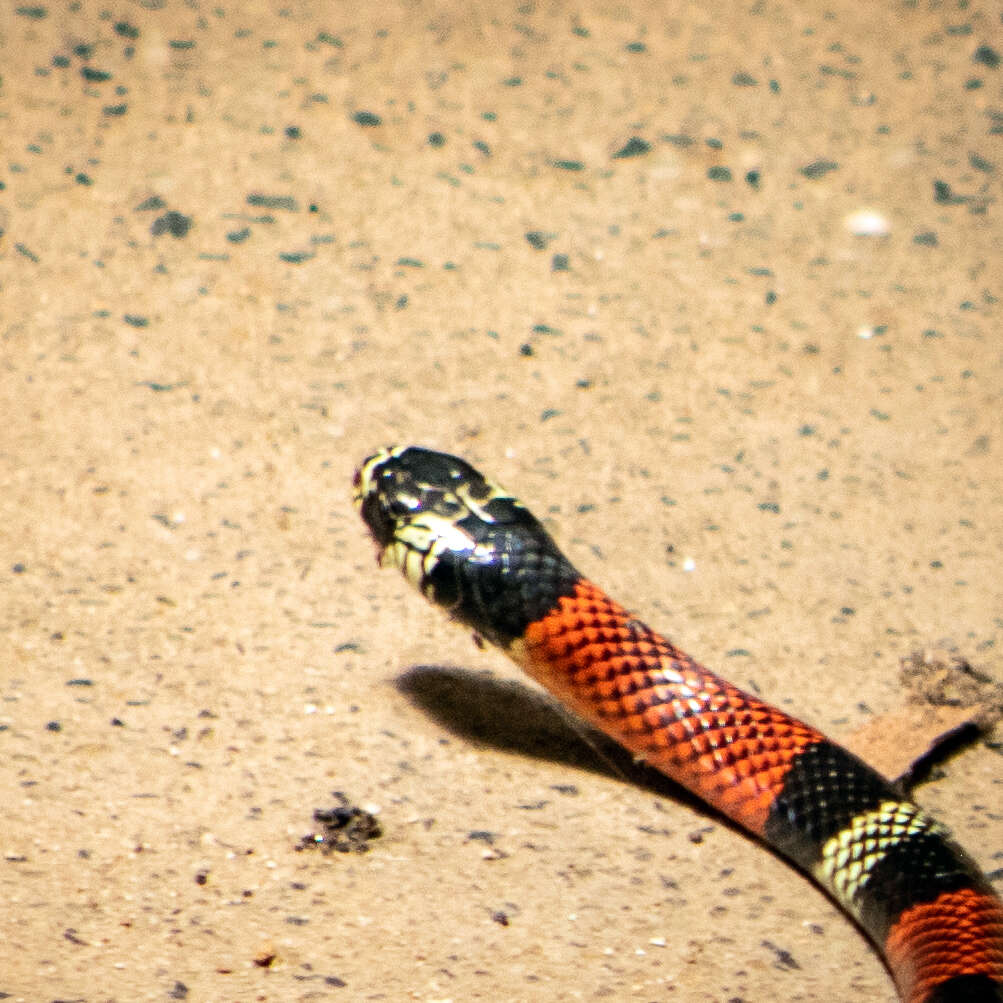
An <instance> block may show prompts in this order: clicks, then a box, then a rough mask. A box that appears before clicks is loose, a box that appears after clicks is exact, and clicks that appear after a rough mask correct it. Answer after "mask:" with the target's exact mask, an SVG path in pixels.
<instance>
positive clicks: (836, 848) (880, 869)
mask: <svg viewBox="0 0 1003 1003" xmlns="http://www.w3.org/2000/svg"><path fill="white" fill-rule="evenodd" d="M355 502H356V505H357V507H358V508H359V510H360V512H361V515H362V518H363V519H364V521H365V522H366V524H367V526H368V527H369V530H370V532H371V533H372V535H373V537H374V539H375V541H376V543H377V546H378V548H379V552H380V561H381V563H384V564H391V565H393V566H395V567H397V568H399V569H400V570H401V571H403V573H404V575H405V576H406V577H407V578H408V579H409V580H410V581H411V582H412V583H413V584H414V585H415V586H417V588H418V589H419V591H420V592H422V594H423V595H424V596H425V597H426V598H427V599H429V600H430V601H432V602H433V603H435V604H436V605H439V606H442V607H444V608H445V609H446V610H448V611H449V613H450V614H451V615H452V616H453V617H454V618H455V619H457V620H459V621H460V622H462V623H464V624H466V625H468V626H469V627H472V628H473V629H474V631H476V632H477V633H478V634H479V635H481V636H482V637H484V638H486V639H487V640H489V641H491V642H493V643H494V644H495V645H497V646H498V647H500V648H501V649H502V650H503V651H505V652H506V653H507V654H508V655H510V656H511V657H512V658H513V659H514V660H515V661H516V663H517V664H519V665H520V666H521V667H522V668H523V669H524V670H525V671H526V672H527V673H528V674H529V675H530V676H532V677H533V678H534V679H536V680H537V681H538V682H540V683H541V684H542V685H543V686H545V687H546V688H547V689H549V690H550V691H551V692H552V693H553V694H554V695H555V696H557V697H558V698H559V699H560V700H562V701H563V702H564V703H566V704H567V705H568V706H570V707H571V708H572V709H573V710H574V711H575V712H577V714H579V715H580V716H581V717H582V718H584V719H585V720H586V721H588V722H590V723H591V724H593V725H595V726H597V727H598V728H600V729H601V730H603V731H604V732H606V733H607V734H609V735H610V736H612V737H613V738H614V739H616V740H617V741H618V742H620V743H621V744H622V745H624V746H625V747H626V748H627V749H629V750H630V751H631V752H632V753H634V755H635V756H637V757H638V758H642V759H644V760H645V761H646V762H647V763H648V764H650V765H652V766H654V767H656V768H657V769H659V770H661V771H662V772H663V773H665V774H666V775H667V776H669V777H671V778H672V779H673V780H675V781H676V782H678V783H680V784H682V785H683V786H685V787H687V788H689V789H690V790H691V791H693V792H694V793H696V794H697V795H699V796H700V797H701V798H703V799H704V800H705V801H706V802H707V803H708V804H709V805H712V806H713V807H714V808H715V809H717V810H718V811H720V812H721V813H722V814H724V815H726V816H727V817H728V818H730V819H733V820H734V821H735V822H737V823H739V824H740V825H742V826H743V827H744V828H746V829H747V830H748V831H750V832H751V833H754V834H755V835H756V836H758V837H759V838H761V839H762V840H763V841H765V842H766V843H767V844H769V845H770V846H771V847H773V848H774V849H775V850H777V851H778V852H779V853H781V854H783V855H784V856H785V857H787V858H788V859H790V860H791V861H792V862H793V863H794V864H795V865H797V866H798V867H799V868H801V869H802V870H803V871H805V872H807V873H808V874H810V875H811V876H812V877H813V878H814V879H815V880H816V881H817V882H818V883H819V884H820V885H821V886H822V887H823V888H824V889H825V890H826V891H827V892H828V893H829V894H830V895H831V896H832V897H833V898H834V899H835V900H836V901H837V902H838V903H839V904H840V905H841V906H842V907H843V908H844V909H845V910H846V911H847V912H848V913H849V914H850V915H851V916H853V917H854V918H855V919H856V920H857V922H858V923H859V924H860V926H861V927H862V928H863V929H864V930H865V931H866V933H867V934H868V935H869V936H870V938H871V939H872V940H873V942H874V944H875V945H876V946H877V948H878V950H879V951H880V952H881V953H882V954H883V956H884V958H885V959H886V962H887V964H888V967H889V969H890V971H891V974H892V976H893V978H894V980H895V983H896V986H897V988H898V991H899V994H900V995H901V997H902V999H903V1000H905V1001H909V1003H963V1001H964V1003H1003V903H1001V902H1000V899H999V898H998V897H997V896H996V894H995V893H994V891H993V889H992V887H991V885H990V883H989V881H988V879H987V878H985V877H984V876H983V875H982V873H981V872H980V871H979V869H978V867H977V866H976V865H975V863H974V862H973V861H972V860H971V858H970V857H969V856H968V855H967V854H966V853H965V851H964V850H963V849H962V848H961V847H960V846H958V844H957V843H955V842H954V841H953V839H952V838H951V836H950V833H949V832H948V830H947V829H946V828H945V827H944V826H943V825H942V824H940V823H939V822H937V821H936V820H935V819H933V818H932V817H930V816H929V815H928V814H927V813H926V812H925V811H923V809H922V808H920V807H919V806H918V805H916V804H914V803H912V802H911V801H908V800H904V799H903V798H902V796H901V795H900V794H899V793H898V792H897V791H896V790H895V788H894V787H893V786H892V785H891V784H889V783H888V781H886V780H885V779H884V778H883V777H882V776H881V775H880V774H878V773H877V772H876V771H875V770H873V769H871V768H870V767H869V766H867V765H866V764H865V763H863V762H862V761H861V760H860V759H858V758H856V757H855V756H853V755H852V754H851V753H849V752H847V751H846V750H845V749H843V748H842V747H840V746H839V745H837V744H835V743H834V742H831V741H829V740H828V739H827V738H826V737H825V736H824V735H823V734H822V733H821V732H819V731H817V730H815V729H814V728H812V727H811V726H810V725H807V724H804V723H802V722H801V721H798V720H796V719H795V718H793V717H791V716H790V715H789V714H787V713H785V712H784V711H782V710H779V709H778V708H776V707H772V706H770V705H769V704H768V703H765V702H764V701H762V700H760V699H759V698H758V697H756V696H753V695H751V694H749V693H745V692H743V691H742V690H740V689H738V688H737V687H735V686H733V685H731V684H730V683H728V682H726V681H725V680H724V679H722V678H721V677H719V676H717V675H715V674H714V673H713V672H711V671H710V670H708V669H706V668H704V667H703V666H702V665H700V664H698V663H697V662H696V661H695V660H694V659H693V658H691V657H690V656H689V655H687V654H686V653H685V652H683V651H681V650H680V649H679V648H677V647H676V646H675V645H674V644H672V643H671V642H670V641H668V640H667V639H666V638H664V637H662V636H661V635H660V634H658V633H656V632H655V631H654V630H652V629H651V628H650V627H648V626H646V625H645V624H644V623H642V622H641V621H640V620H639V619H637V618H636V617H635V616H633V615H632V614H631V613H629V612H628V611H627V610H626V609H624V608H623V607H622V606H620V605H619V604H618V603H616V602H615V601H614V600H612V599H610V598H609V597H608V596H607V595H606V594H605V593H604V592H603V591H602V590H601V589H600V588H599V587H598V586H596V585H595V584H593V583H592V582H590V581H589V580H588V579H587V578H585V577H584V576H583V575H581V574H580V573H579V572H578V571H577V570H576V569H575V568H574V566H573V565H572V564H571V563H570V561H569V560H568V559H567V558H566V557H565V556H564V554H562V553H561V551H560V550H559V549H558V547H557V545H556V544H555V543H554V541H553V540H552V539H551V537H550V535H549V534H548V533H547V532H546V530H545V529H544V528H543V526H542V525H541V524H540V523H539V522H538V521H537V519H536V518H534V516H533V515H532V514H531V513H530V512H529V510H528V509H527V508H526V507H525V506H523V505H522V504H521V503H520V502H519V501H518V500H517V499H516V498H514V497H513V496H512V495H510V494H508V493H507V492H506V491H504V490H503V489H502V488H500V487H498V486H497V485H496V484H494V483H492V482H491V481H489V480H487V479H485V478H484V477H483V476H482V475H481V474H480V473H478V472H477V471H476V470H475V469H474V468H473V467H472V466H470V465H469V464H468V463H466V462H465V461H464V460H462V459H459V458H458V457H454V456H449V455H447V454H445V453H438V452H433V451H431V450H428V449H422V448H419V447H403V448H391V449H385V450H382V451H380V452H378V453H376V454H375V455H373V456H371V457H369V458H368V459H367V460H366V461H365V462H364V463H363V465H362V467H361V468H360V469H359V471H358V473H357V474H356V477H355Z"/></svg>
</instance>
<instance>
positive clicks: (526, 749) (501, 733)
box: [394, 665, 727, 822]
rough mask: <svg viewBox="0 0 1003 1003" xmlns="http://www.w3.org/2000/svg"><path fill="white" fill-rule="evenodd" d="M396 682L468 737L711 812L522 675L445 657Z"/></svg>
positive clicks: (441, 722) (416, 668)
mask: <svg viewBox="0 0 1003 1003" xmlns="http://www.w3.org/2000/svg"><path fill="white" fill-rule="evenodd" d="M394 685H395V686H396V688H397V690H398V691H399V692H400V693H401V694H403V696H404V697H405V698H406V699H407V700H408V701H409V702H410V703H411V704H412V705H413V706H415V707H417V708H419V709H420V710H421V711H422V712H424V713H425V714H427V715H428V716H429V717H431V718H432V719H433V720H434V721H436V722H437V723H438V724H439V725H440V726H442V727H443V728H445V729H446V730H447V731H449V732H451V733H452V734H453V735H455V736H457V737H458V738H462V739H463V740H464V741H466V742H470V743H472V744H474V745H480V746H482V747H488V748H492V749H500V750H502V751H503V752H510V753H515V754H517V755H521V756H529V757H532V758H535V759H544V760H547V761H549V762H552V763H560V764H563V765H565V766H570V767H572V768H574V769H576V770H584V771H586V772H589V773H596V774H600V775H602V776H607V777H613V778H614V779H617V780H623V781H625V782H627V783H631V784H634V785H636V786H637V787H641V788H643V789H645V790H648V791H651V792H653V793H655V794H658V795H661V796H663V797H666V798H671V799H672V800H674V801H678V802H681V803H684V804H688V805H690V806H691V807H693V808H694V809H695V810H696V811H698V812H700V813H701V814H704V815H706V814H708V809H707V805H706V804H704V803H703V801H701V800H700V799H699V798H697V797H696V796H695V795H693V794H691V793H690V792H689V791H688V790H686V788H685V787H682V786H680V785H679V784H677V783H675V782H674V781H672V780H670V779H669V778H668V777H666V776H664V775H663V774H662V773H660V772H658V770H655V769H654V768H653V767H650V766H646V765H645V764H644V763H642V762H636V761H635V760H634V758H633V756H631V754H630V753H629V752H627V750H626V749H624V748H622V747H621V746H620V745H618V744H617V743H616V742H614V741H613V740H612V739H611V738H609V737H607V736H606V735H604V734H603V733H602V732H601V731H599V730H597V729H596V728H593V727H591V726H590V725H588V724H585V722H583V721H580V720H579V719H578V718H577V717H575V716H574V715H572V714H571V712H570V711H567V710H565V709H564V708H563V707H561V705H560V704H558V703H557V702H556V701H555V700H554V699H552V698H551V697H549V696H548V695H547V694H546V693H544V692H542V691H540V690H536V689H531V688H530V687H528V686H526V685H524V684H523V683H520V682H517V681H516V680H513V679H500V678H498V677H496V676H494V675H492V674H491V673H488V672H474V671H472V670H470V669H462V668H455V667H450V666H444V665H415V666H412V667H411V668H410V669H408V670H407V671H405V672H403V673H401V675H399V676H398V677H397V678H396V679H395V680H394ZM710 814H713V815H716V813H714V812H710ZM717 817H718V818H721V816H717ZM723 821H726V822H727V820H726V819H725V820H723Z"/></svg>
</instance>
